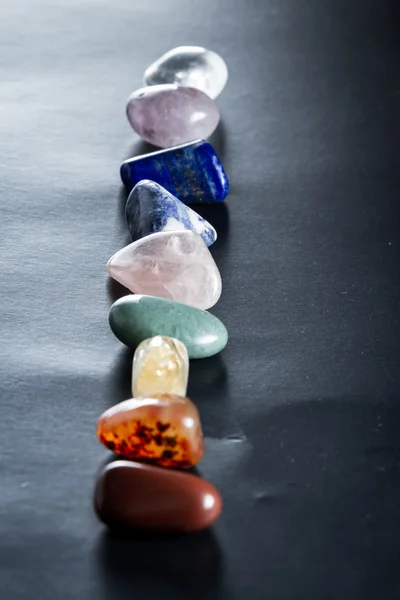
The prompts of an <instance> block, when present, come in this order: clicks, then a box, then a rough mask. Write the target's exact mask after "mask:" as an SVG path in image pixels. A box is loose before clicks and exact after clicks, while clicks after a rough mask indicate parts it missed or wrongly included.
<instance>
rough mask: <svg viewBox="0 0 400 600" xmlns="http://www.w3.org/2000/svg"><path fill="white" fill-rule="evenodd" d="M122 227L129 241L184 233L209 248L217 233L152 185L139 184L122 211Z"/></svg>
mask: <svg viewBox="0 0 400 600" xmlns="http://www.w3.org/2000/svg"><path fill="white" fill-rule="evenodd" d="M125 218H126V224H127V225H128V229H129V231H130V234H131V236H132V239H133V241H135V240H138V239H140V238H142V237H144V236H146V235H150V234H151V233H158V232H161V231H176V230H182V229H188V230H190V231H194V232H196V233H198V234H199V235H200V236H201V237H202V238H203V240H204V242H205V243H206V244H207V246H211V244H213V243H214V242H215V240H216V239H217V232H216V231H215V229H214V227H213V226H212V225H210V223H209V222H208V221H206V220H205V219H203V217H201V216H200V215H198V214H197V213H196V212H195V211H194V210H192V209H191V208H189V206H186V205H185V204H183V202H181V201H180V200H178V198H175V196H173V195H172V194H170V193H169V192H168V191H167V190H166V189H165V188H163V187H162V186H161V185H159V184H158V183H155V182H154V181H148V180H144V181H139V183H137V184H136V185H135V187H134V188H133V190H132V191H131V193H130V194H129V198H128V201H127V203H126V207H125Z"/></svg>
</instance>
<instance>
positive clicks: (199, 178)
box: [121, 140, 229, 204]
mask: <svg viewBox="0 0 400 600" xmlns="http://www.w3.org/2000/svg"><path fill="white" fill-rule="evenodd" d="M121 179H122V182H123V183H124V185H125V186H126V187H127V189H128V190H131V189H132V188H133V187H134V186H135V185H136V184H137V183H139V181H141V180H142V179H150V180H151V181H155V182H156V183H159V184H160V185H162V186H163V187H164V188H165V189H166V190H168V191H169V192H170V193H171V194H173V195H174V196H175V197H176V198H178V199H179V200H181V201H182V202H183V203H184V204H210V203H211V204H212V203H214V202H222V200H224V198H225V197H226V196H227V194H228V191H229V182H228V178H227V176H226V173H225V171H224V168H223V166H222V164H221V162H220V160H219V158H218V156H217V153H216V152H215V150H214V148H213V147H212V145H211V144H210V142H207V141H205V140H195V141H194V142H189V143H187V144H182V145H180V146H174V147H172V148H167V149H166V150H159V151H157V152H151V153H150V154H143V155H141V156H135V157H134V158H130V159H129V160H126V161H125V162H123V163H122V165H121Z"/></svg>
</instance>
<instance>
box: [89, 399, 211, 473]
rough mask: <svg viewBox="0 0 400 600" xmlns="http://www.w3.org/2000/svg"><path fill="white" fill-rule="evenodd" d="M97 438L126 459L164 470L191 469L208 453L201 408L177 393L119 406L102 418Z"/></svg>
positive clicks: (123, 403) (131, 401)
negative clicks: (200, 414)
mask: <svg viewBox="0 0 400 600" xmlns="http://www.w3.org/2000/svg"><path fill="white" fill-rule="evenodd" d="M97 436H98V438H99V440H100V442H101V443H102V444H104V445H105V446H107V448H109V449H110V450H112V451H113V452H115V453H116V454H119V455H121V456H123V457H124V458H130V459H132V460H139V461H140V460H143V461H146V462H150V463H154V464H157V465H160V466H163V467H179V468H182V469H187V468H189V467H192V466H193V465H195V464H196V463H198V462H199V460H200V459H201V457H202V456H203V451H204V442H203V433H202V431H201V425H200V417H199V413H198V411H197V408H196V407H195V405H194V404H193V402H192V401H191V400H189V398H185V397H183V396H176V395H173V394H162V395H159V396H157V397H156V398H132V399H131V400H125V402H120V403H119V404H116V405H115V406H113V407H112V408H110V409H108V410H106V412H104V413H103V414H102V416H101V417H100V419H99V421H98V423H97Z"/></svg>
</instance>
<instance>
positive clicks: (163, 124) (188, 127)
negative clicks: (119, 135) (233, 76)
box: [126, 84, 220, 148]
mask: <svg viewBox="0 0 400 600" xmlns="http://www.w3.org/2000/svg"><path fill="white" fill-rule="evenodd" d="M126 114H127V117H128V121H129V123H130V124H131V126H132V129H134V130H135V131H136V133H138V134H139V135H140V137H141V138H143V139H144V140H145V141H146V142H149V143H150V144H154V145H155V146H159V147H161V148H168V147H169V146H176V145H178V144H184V143H185V142H191V141H192V140H197V139H198V138H208V137H209V136H210V135H211V134H212V133H213V131H214V130H215V129H216V127H217V125H218V123H219V118H220V115H219V110H218V107H217V105H216V104H215V102H214V100H211V98H209V97H208V96H207V94H204V92H201V91H200V90H196V89H195V88H190V87H182V86H179V85H175V84H171V85H168V84H167V85H153V86H150V87H145V88H141V89H139V90H136V92H133V94H131V96H130V97H129V98H128V103H127V106H126Z"/></svg>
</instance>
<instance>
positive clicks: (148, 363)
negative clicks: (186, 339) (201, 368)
mask: <svg viewBox="0 0 400 600" xmlns="http://www.w3.org/2000/svg"><path fill="white" fill-rule="evenodd" d="M188 376H189V357H188V352H187V350H186V346H185V345H184V344H183V343H182V342H180V341H179V340H176V339H175V338H171V337H167V336H162V335H156V336H155V337H152V338H150V339H148V340H144V342H142V343H141V344H139V346H138V347H137V349H136V352H135V355H134V357H133V368H132V395H133V397H134V398H140V397H144V398H145V397H153V396H156V395H157V394H177V395H179V396H186V389H187V383H188Z"/></svg>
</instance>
